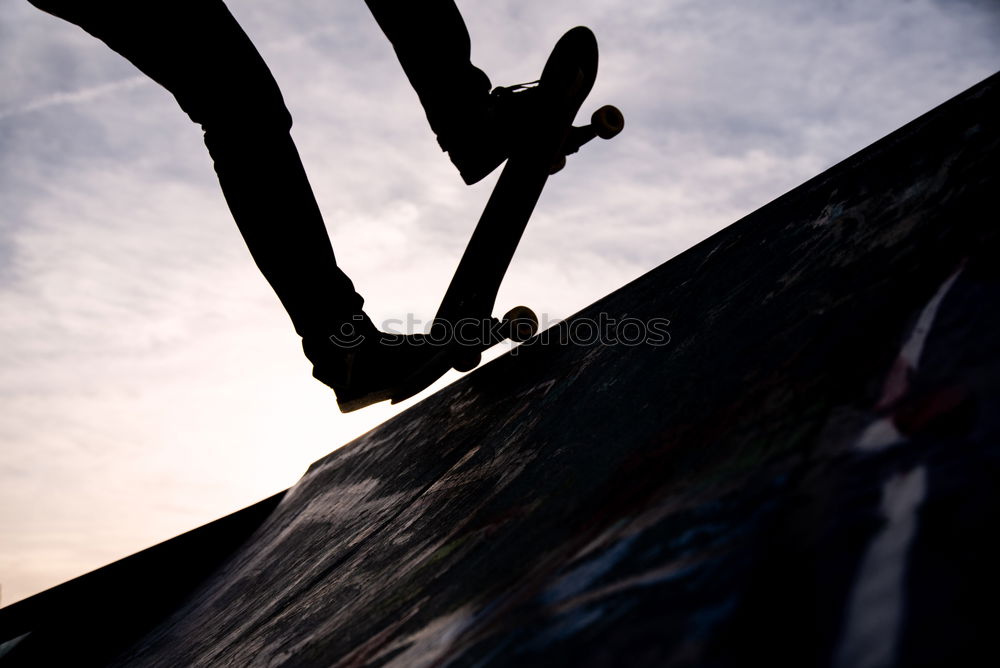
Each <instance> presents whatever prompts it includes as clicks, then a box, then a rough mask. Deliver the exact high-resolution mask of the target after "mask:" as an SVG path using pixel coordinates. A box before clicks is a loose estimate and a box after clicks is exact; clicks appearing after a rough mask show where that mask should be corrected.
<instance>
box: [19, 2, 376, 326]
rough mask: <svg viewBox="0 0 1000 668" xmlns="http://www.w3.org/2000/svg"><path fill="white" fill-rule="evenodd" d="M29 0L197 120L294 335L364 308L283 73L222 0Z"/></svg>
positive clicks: (347, 317)
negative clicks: (294, 135)
mask: <svg viewBox="0 0 1000 668" xmlns="http://www.w3.org/2000/svg"><path fill="white" fill-rule="evenodd" d="M29 2H31V3H32V4H34V5H35V6H37V7H38V8H40V9H42V10H44V11H47V12H49V13H51V14H54V15H56V16H59V17H60V18H63V19H66V20H68V21H70V22H72V23H75V24H77V25H79V26H80V27H82V28H83V29H84V30H86V31H87V32H89V33H90V34H92V35H94V36H95V37H97V38H98V39H100V40H102V41H104V42H105V43H106V44H107V45H108V46H110V47H111V48H112V49H114V50H115V51H117V52H118V53H120V54H121V55H122V56H124V57H125V58H127V59H128V60H129V61H131V62H132V63H133V64H134V65H135V66H136V67H138V68H139V69H140V70H142V71H143V72H144V73H145V74H146V75H148V76H149V77H150V78H152V79H153V80H155V81H157V82H158V83H160V84H161V85H163V86H164V87H165V88H166V89H167V90H169V91H170V92H171V93H172V94H173V95H174V97H175V98H176V99H177V101H178V103H179V104H180V106H181V108H182V109H183V110H184V111H185V112H186V113H187V114H188V115H189V116H190V117H191V119H192V120H193V121H195V122H196V123H199V124H201V126H202V128H203V129H204V131H205V144H206V146H207V147H208V150H209V153H210V154H211V156H212V159H213V161H214V164H215V171H216V173H217V174H218V177H219V182H220V184H221V186H222V191H223V194H224V195H225V197H226V201H227V203H228V204H229V208H230V211H231V212H232V214H233V217H234V218H235V220H236V224H237V226H238V227H239V229H240V232H241V233H242V234H243V238H244V239H245V240H246V243H247V246H248V247H249V249H250V253H251V255H252V256H253V258H254V261H255V262H256V263H257V266H258V267H259V268H260V270H261V272H262V273H263V274H264V276H265V278H266V279H267V281H268V282H269V283H270V284H271V287H272V288H273V289H274V291H275V293H276V294H277V295H278V298H279V299H280V300H281V303H282V305H283V306H284V307H285V309H286V310H287V311H288V313H289V315H290V316H291V319H292V322H293V324H294V325H295V329H296V331H297V332H298V333H299V334H300V335H306V334H310V335H312V334H317V333H319V332H321V331H324V330H330V328H331V326H335V325H336V323H339V322H340V321H343V320H348V321H349V320H350V316H351V315H352V314H353V313H357V312H359V311H360V310H361V305H362V303H363V300H362V299H361V297H360V295H358V294H357V292H355V290H354V286H353V284H352V283H351V281H350V279H349V278H348V277H347V276H346V275H345V274H344V273H343V272H342V271H341V270H340V269H339V268H338V267H337V264H336V260H335V258H334V254H333V249H332V247H331V245H330V239H329V236H328V235H327V232H326V227H325V226H324V224H323V219H322V215H321V214H320V211H319V207H318V205H317V203H316V199H315V197H314V195H313V192H312V189H311V187H310V185H309V181H308V179H307V177H306V174H305V170H304V169H303V166H302V162H301V160H300V158H299V155H298V152H297V151H296V148H295V145H294V143H293V142H292V139H291V136H290V134H289V130H290V128H291V125H292V118H291V115H290V114H289V113H288V110H287V109H286V108H285V104H284V101H283V99H282V96H281V92H280V90H279V89H278V85H277V83H276V82H275V80H274V77H273V76H272V75H271V72H270V70H269V69H268V67H267V65H266V64H265V63H264V60H263V59H262V58H261V56H260V54H259V53H258V52H257V49H256V48H255V47H254V46H253V44H252V43H251V41H250V39H249V37H247V35H246V34H245V33H244V32H243V29H242V28H241V27H240V26H239V24H238V23H237V22H236V19H235V18H233V16H232V14H230V12H229V10H228V9H227V8H226V6H225V5H224V4H223V2H222V1H221V0H166V1H160V2H146V1H145V0H29Z"/></svg>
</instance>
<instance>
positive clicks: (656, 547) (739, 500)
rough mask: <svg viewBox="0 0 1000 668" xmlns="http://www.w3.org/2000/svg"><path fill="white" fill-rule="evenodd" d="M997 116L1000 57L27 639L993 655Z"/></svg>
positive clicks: (723, 658)
mask: <svg viewBox="0 0 1000 668" xmlns="http://www.w3.org/2000/svg"><path fill="white" fill-rule="evenodd" d="M998 125H1000V76H994V77H992V78H991V79H989V80H987V81H986V82H984V83H983V84H980V85H979V86H977V87H975V88H973V89H972V90H970V91H968V92H966V93H964V94H962V95H960V96H959V97H957V98H955V99H954V100H951V101H950V102H948V103H946V104H945V105H943V106H941V107H939V108H938V109H935V110H934V111H932V112H930V113H929V114H927V115H925V116H923V117H921V118H920V119H917V120H916V121H914V122H913V123H911V124H909V125H907V126H905V127H904V128H902V129H900V130H899V131H897V132H895V133H893V134H892V135H890V136H889V137H887V138H885V139H883V140H881V141H879V142H877V143H876V144H874V145H872V146H871V147H869V148H867V149H865V150H863V151H861V152H860V153H858V154H857V155H855V156H853V157H851V158H849V159H847V160H845V161H844V162H843V163H841V164H839V165H837V166H835V167H833V168H832V169H830V170H828V171H827V172H825V173H823V174H821V175H819V176H817V177H816V178H814V179H812V180H810V181H809V182H807V183H805V184H804V185H802V186H800V187H799V188H796V189H795V190H793V191H791V192H790V193H788V194H786V195H785V196H783V197H781V198H779V199H777V200H775V201H774V202H772V203H771V204H769V205H767V206H765V207H763V208H761V209H760V210H758V211H756V212H754V213H752V214H751V215H749V216H747V217H746V218H744V219H742V220H740V221H738V222H737V223H735V224H733V225H732V226H730V227H729V228H727V229H725V230H723V231H722V232H720V233H718V234H716V235H714V236H713V237H711V238H709V239H707V240H706V241H704V242H702V243H700V244H698V245H697V246H695V247H694V248H692V249H690V250H688V251H687V252H685V253H683V254H682V255H680V256H678V257H676V258H674V259H673V260H671V261H669V262H667V263H666V264H664V265H663V266H661V267H659V268H658V269H656V270H654V271H652V272H650V273H649V274H647V275H646V276H643V277H642V278H640V279H638V280H636V281H635V282H633V283H631V284H629V285H626V286H625V287H623V288H621V289H620V290H618V291H617V292H615V293H613V294H611V295H609V296H608V297H606V298H604V299H602V300H601V301H599V302H597V303H596V304H594V305H593V306H591V307H589V308H587V309H585V310H584V311H582V312H581V313H579V314H577V315H576V316H574V317H573V318H571V319H570V320H569V321H567V322H564V323H562V324H561V325H559V326H558V327H556V328H554V329H552V330H548V331H547V332H546V333H544V334H545V335H544V336H540V337H539V338H538V339H537V340H536V341H533V342H531V343H529V344H526V345H524V346H522V347H520V348H519V349H517V351H516V354H511V355H507V356H505V357H502V358H500V359H498V360H496V361H495V362H493V363H491V364H489V365H487V366H485V367H484V368H482V369H480V370H478V371H476V372H474V373H472V374H470V375H468V376H467V377H465V378H463V379H462V380H461V381H459V382H457V383H455V384H453V385H451V386H449V387H447V388H445V389H444V390H442V391H441V392H439V393H438V394H436V395H434V396H432V397H430V398H429V399H426V400H424V401H423V402H421V403H419V404H417V405H416V406H414V407H413V408H411V409H410V410H408V411H406V412H404V413H402V414H400V415H399V416H397V417H396V418H394V419H392V420H390V421H389V422H387V423H385V424H383V425H382V426H380V427H378V428H377V429H375V430H373V431H372V432H370V433H368V434H366V435H365V436H363V437H362V438H360V439H358V440H356V441H354V442H353V443H351V444H349V445H347V446H345V447H343V448H341V449H339V450H336V451H335V452H333V453H332V454H331V455H329V456H328V457H326V458H324V459H322V460H320V461H318V462H316V463H315V464H314V465H313V466H312V467H311V468H310V469H309V471H308V472H307V473H306V475H305V476H304V477H303V478H302V480H301V481H300V482H299V483H298V484H296V485H295V486H294V487H292V488H291V489H289V490H288V491H287V492H286V493H285V494H284V495H283V496H279V497H276V498H275V499H274V500H273V509H272V508H271V507H268V508H265V509H264V510H262V511H261V512H259V513H257V515H254V522H258V523H259V526H257V528H256V531H254V532H253V534H252V535H251V536H250V537H249V538H248V539H246V540H245V542H242V544H240V545H239V547H236V548H235V549H232V550H231V551H227V550H223V551H222V552H225V554H221V555H218V556H217V557H216V558H214V559H212V560H211V566H212V568H211V569H209V570H210V571H211V572H210V574H208V575H207V576H203V575H202V574H197V573H196V574H192V575H191V576H190V577H178V578H177V582H176V583H175V586H174V587H173V588H171V591H174V592H175V598H179V601H178V600H173V601H170V602H169V603H162V602H161V601H162V600H165V595H164V594H162V593H161V594H156V592H155V591H154V593H153V595H149V596H147V595H145V593H146V592H148V591H149V589H148V588H149V587H151V586H153V585H155V583H156V582H157V580H158V579H159V578H161V577H163V574H164V573H169V572H170V571H171V568H173V567H175V565H176V564H177V563H179V562H178V560H180V561H181V562H183V559H184V558H185V557H183V555H185V554H186V555H187V556H186V559H189V560H191V561H192V562H198V561H199V559H201V556H202V555H201V552H200V549H201V548H197V549H193V550H188V551H185V550H184V549H182V548H178V549H175V550H174V551H173V552H172V553H171V558H170V560H167V562H164V561H163V560H160V561H159V562H158V563H151V562H149V561H147V562H145V563H144V564H143V566H142V568H134V567H133V568H131V570H126V571H125V573H127V577H126V575H121V573H119V575H118V576H116V575H115V572H116V571H114V570H113V569H115V568H116V567H117V568H119V569H121V568H122V565H121V564H115V565H112V566H110V567H108V569H111V570H106V573H111V575H106V576H105V579H104V580H103V581H102V587H103V594H102V595H99V596H101V597H102V600H104V601H109V602H110V603H108V604H107V605H103V606H101V605H99V606H97V607H96V608H95V603H94V601H95V599H93V598H81V596H80V593H79V590H78V591H77V592H76V594H74V593H73V591H72V589H71V590H70V591H69V593H66V590H64V591H63V593H62V594H59V592H57V591H56V590H52V591H50V592H45V593H43V594H40V595H38V596H37V597H34V598H33V599H28V600H26V601H23V602H21V603H18V604H15V605H13V606H10V607H8V608H5V609H3V610H0V628H2V629H4V635H3V636H0V641H3V640H8V639H9V638H13V637H15V636H20V637H21V640H20V641H19V642H17V643H8V644H7V645H6V649H7V650H8V651H7V654H6V656H5V657H4V658H3V659H0V665H3V666H6V665H33V664H34V665H39V664H40V663H42V662H43V661H42V660H45V661H50V660H59V659H66V657H73V661H72V663H74V664H76V665H79V664H81V663H85V662H86V661H94V662H99V663H105V662H107V663H111V664H112V665H122V666H124V665H128V666H179V665H185V666H186V665H206V666H208V665H210V666H220V665H237V666H251V665H253V666H265V665H266V666H279V665H288V666H363V665H373V666H374V665H377V666H408V667H409V666H429V665H463V666H464V665H476V666H492V665H516V666H525V665H537V666H556V665H566V666H619V665H628V666H691V665H712V666H728V665H746V664H747V663H748V662H753V660H755V659H759V660H761V661H766V662H767V664H768V665H775V664H777V665H795V666H806V665H821V666H862V665H872V666H875V665H884V666H889V665H942V664H950V665H962V664H967V665H969V664H972V661H971V657H973V656H975V654H976V652H977V651H990V650H991V649H992V643H991V642H990V640H991V638H990V635H991V632H992V623H991V621H992V619H993V617H994V615H993V614H992V613H990V612H989V611H990V610H991V608H992V606H993V604H994V601H995V600H997V594H998V589H1000V587H998V579H997V576H996V564H997V563H1000V550H998V549H997V548H996V547H995V544H994V541H992V540H990V538H991V534H992V532H993V530H994V529H995V518H996V517H997V515H998V510H1000V502H998V499H997V493H996V490H997V489H1000V485H998V482H1000V445H998V444H1000V410H998V408H1000V354H998V352H1000V350H998V349H1000V310H998V308H997V304H998V303H1000V282H998V278H1000V258H998V242H997V226H998V223H1000V221H998V219H997V214H996V208H997V207H996V197H997V194H998V193H1000V129H998ZM654 320H655V321H656V322H660V323H662V322H663V321H665V320H668V321H669V325H666V326H664V327H662V328H661V329H660V330H658V331H660V332H661V333H662V332H664V331H665V332H667V333H668V336H667V337H662V336H661V337H659V339H660V340H659V341H658V342H651V341H643V340H639V341H634V340H632V339H633V338H634V337H633V336H632V333H634V331H635V330H634V323H635V322H638V323H650V322H653V321H654ZM626 321H627V322H630V323H633V324H632V325H629V326H628V328H623V327H622V326H620V325H621V323H623V322H626ZM601 322H604V323H605V324H606V325H607V323H609V322H614V323H617V324H618V327H617V329H616V326H615V325H607V327H608V328H609V329H608V330H607V331H610V333H611V336H612V337H613V336H614V335H615V334H617V335H618V338H619V341H618V342H612V341H611V340H610V339H608V338H605V339H604V340H594V337H593V336H591V337H590V338H589V339H588V337H587V335H586V331H584V330H587V329H589V328H591V326H590V325H587V326H584V325H582V324H581V323H597V324H598V329H600V326H599V323H601ZM663 338H667V339H668V341H666V342H665V341H663V340H662V339H663ZM621 339H625V340H621ZM213 526H215V525H208V527H205V528H203V529H202V530H201V531H204V532H206V533H205V534H204V535H211V532H212V531H213V529H212V527H213ZM182 538H183V537H182ZM178 540H179V539H178ZM230 542H232V543H234V544H235V543H238V542H239V541H238V540H236V539H235V538H233V539H232V540H231V541H230ZM169 544H170V543H168V544H166V545H169ZM220 544H227V543H226V541H222V542H220ZM162 548H163V546H160V548H154V549H162ZM143 554H145V553H141V554H140V555H136V556H135V557H132V558H131V559H133V560H134V559H138V558H142V555H143ZM127 561H128V560H126V562H127ZM92 575H93V574H92ZM86 577H92V576H85V578H86ZM74 582H76V581H74ZM72 584H73V583H68V585H72ZM68 585H63V587H67V586H68ZM85 591H88V592H90V593H91V594H93V592H94V591H95V590H94V589H90V590H85ZM176 592H181V594H176ZM46 596H48V597H49V598H47V599H46V598H45V597H46ZM60 596H61V598H60ZM33 602H34V603H33ZM158 602H160V603H159V607H156V606H155V605H153V604H154V603H158ZM144 606H149V607H151V608H155V612H153V613H150V614H149V615H148V617H147V618H146V619H144V620H143V623H142V624H141V625H140V624H133V625H131V626H129V625H127V624H123V623H122V620H127V619H129V618H130V614H131V613H130V608H131V609H132V610H142V609H144ZM95 610H96V612H97V613H98V614H94V612H95ZM140 626H141V628H140ZM24 633H27V634H28V635H26V636H25V635H22V634H24Z"/></svg>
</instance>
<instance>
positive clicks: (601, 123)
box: [590, 104, 625, 139]
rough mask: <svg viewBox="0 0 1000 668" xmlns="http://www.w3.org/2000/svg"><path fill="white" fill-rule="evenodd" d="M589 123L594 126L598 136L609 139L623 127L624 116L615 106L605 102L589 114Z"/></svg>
mask: <svg viewBox="0 0 1000 668" xmlns="http://www.w3.org/2000/svg"><path fill="white" fill-rule="evenodd" d="M590 123H591V124H592V125H593V126H594V131H595V132H597V136H598V137H600V138H601V139H611V138H612V137H614V136H615V135H616V134H618V133H619V132H621V131H622V129H624V127H625V116H623V115H622V112H620V111H619V110H618V108H617V107H612V106H611V105H610V104H606V105H604V106H603V107H601V108H600V109H598V110H597V111H595V112H594V113H593V114H592V115H591V117H590Z"/></svg>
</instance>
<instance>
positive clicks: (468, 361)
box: [451, 351, 483, 372]
mask: <svg viewBox="0 0 1000 668" xmlns="http://www.w3.org/2000/svg"><path fill="white" fill-rule="evenodd" d="M482 359H483V356H482V354H480V353H478V352H469V351H462V352H460V353H458V354H456V355H455V358H454V360H453V361H452V364H451V367H452V368H453V369H454V370H455V371H462V372H465V371H472V370H473V369H475V368H476V367H477V366H479V362H481V361H482Z"/></svg>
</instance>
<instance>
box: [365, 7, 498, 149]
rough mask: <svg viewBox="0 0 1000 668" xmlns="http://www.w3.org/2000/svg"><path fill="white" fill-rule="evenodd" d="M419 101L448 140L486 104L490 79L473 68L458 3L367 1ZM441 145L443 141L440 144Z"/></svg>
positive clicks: (432, 127) (435, 126)
mask: <svg viewBox="0 0 1000 668" xmlns="http://www.w3.org/2000/svg"><path fill="white" fill-rule="evenodd" d="M365 2H366V4H367V5H368V8H369V9H370V10H371V12H372V15H373V16H374V17H375V21H376V22H377V23H378V25H379V27H380V28H382V32H384V33H385V35H386V37H388V38H389V42H391V43H392V46H393V49H394V50H395V51H396V57H397V58H398V59H399V63H400V65H402V66H403V71H404V72H405V73H406V77H407V78H408V79H409V80H410V84H411V85H412V86H413V89H414V90H415V91H416V93H417V97H418V98H420V103H421V104H422V105H423V107H424V112H425V113H426V114H427V120H428V122H429V123H430V126H431V129H432V130H433V131H434V133H435V134H437V135H438V136H439V138H441V137H446V136H447V135H448V134H450V132H451V130H452V129H453V128H454V127H455V126H460V125H461V124H462V122H463V119H466V118H468V117H470V116H475V114H470V113H469V110H470V109H471V108H475V107H476V106H482V105H483V104H485V100H486V96H487V95H488V93H489V92H490V87H491V85H490V80H489V77H487V76H486V74H485V73H484V72H483V71H482V70H480V69H478V68H477V67H475V66H474V65H473V64H472V62H471V60H470V58H471V43H470V39H469V31H468V29H467V28H466V26H465V21H464V20H463V19H462V15H461V14H460V13H459V11H458V8H457V7H456V6H455V3H454V0H424V1H417V0H365ZM442 145H444V142H443V141H442Z"/></svg>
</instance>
